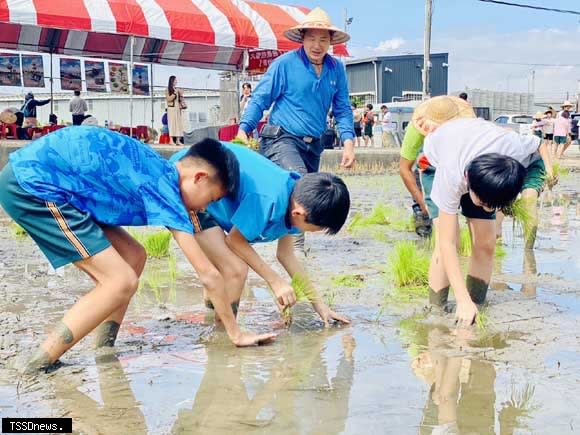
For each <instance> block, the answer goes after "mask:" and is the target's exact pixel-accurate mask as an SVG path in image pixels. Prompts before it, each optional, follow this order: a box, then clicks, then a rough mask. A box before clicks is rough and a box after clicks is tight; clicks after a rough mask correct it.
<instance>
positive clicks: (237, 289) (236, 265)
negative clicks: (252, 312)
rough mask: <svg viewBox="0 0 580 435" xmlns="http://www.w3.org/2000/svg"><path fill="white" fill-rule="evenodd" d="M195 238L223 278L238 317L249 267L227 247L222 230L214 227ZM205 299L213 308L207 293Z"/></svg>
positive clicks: (207, 304) (209, 306) (208, 305)
mask: <svg viewBox="0 0 580 435" xmlns="http://www.w3.org/2000/svg"><path fill="white" fill-rule="evenodd" d="M195 238H196V240H197V242H198V243H199V246H201V249H203V252H204V253H205V255H207V257H208V258H209V260H210V261H211V262H212V263H213V265H214V266H215V267H216V268H217V270H219V272H220V273H221V275H222V276H223V279H224V282H225V287H226V291H227V292H228V297H229V299H230V303H231V304H232V310H233V311H234V315H237V311H238V306H239V302H240V298H241V296H242V292H243V291H244V286H245V284H246V278H247V276H248V266H247V265H246V263H244V261H243V260H242V259H240V257H238V256H237V255H236V254H235V253H234V252H233V251H232V250H231V249H230V248H229V247H228V246H227V245H226V238H225V234H224V232H223V230H222V229H221V228H219V227H213V228H210V229H208V230H204V231H202V232H201V233H197V234H196V235H195ZM204 299H205V300H206V306H207V307H208V308H213V304H212V303H211V301H210V300H209V299H207V298H206V296H205V292H204Z"/></svg>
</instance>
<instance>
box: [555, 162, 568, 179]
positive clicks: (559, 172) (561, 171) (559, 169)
mask: <svg viewBox="0 0 580 435" xmlns="http://www.w3.org/2000/svg"><path fill="white" fill-rule="evenodd" d="M552 171H553V173H554V177H558V178H559V177H565V176H567V175H570V168H565V167H563V166H562V165H561V164H560V162H554V163H553V164H552Z"/></svg>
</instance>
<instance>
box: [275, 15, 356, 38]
mask: <svg viewBox="0 0 580 435" xmlns="http://www.w3.org/2000/svg"><path fill="white" fill-rule="evenodd" d="M305 30H328V31H329V32H330V35H331V38H330V44H331V45H335V44H344V43H345V42H347V41H348V40H349V39H350V36H349V35H348V33H346V32H344V31H342V30H340V29H339V28H338V27H336V26H335V25H333V24H332V21H330V17H329V16H328V14H327V13H326V12H324V11H323V10H322V9H320V8H314V9H312V10H311V11H310V12H309V13H308V15H306V17H305V18H304V21H303V22H302V23H300V24H298V25H297V26H294V27H291V28H290V29H288V30H286V31H285V32H284V36H286V38H288V39H289V40H290V41H293V42H298V43H299V44H301V43H302V42H303V40H304V31H305Z"/></svg>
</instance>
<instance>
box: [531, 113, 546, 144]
mask: <svg viewBox="0 0 580 435" xmlns="http://www.w3.org/2000/svg"><path fill="white" fill-rule="evenodd" d="M545 117H546V116H545V115H544V114H543V113H542V112H536V114H535V115H534V122H532V125H531V129H532V133H533V134H534V136H538V137H539V138H540V139H542V138H543V137H544V133H543V131H542V129H543V128H544V126H545V125H546V124H547V122H546V120H545V119H544V118H545Z"/></svg>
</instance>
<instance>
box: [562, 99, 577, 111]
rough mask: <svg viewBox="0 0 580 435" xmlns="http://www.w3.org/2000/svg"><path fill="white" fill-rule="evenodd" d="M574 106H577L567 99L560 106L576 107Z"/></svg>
mask: <svg viewBox="0 0 580 435" xmlns="http://www.w3.org/2000/svg"><path fill="white" fill-rule="evenodd" d="M574 106H575V104H573V103H571V102H570V101H568V100H566V101H564V104H562V106H560V107H562V109H563V108H564V107H574Z"/></svg>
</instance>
